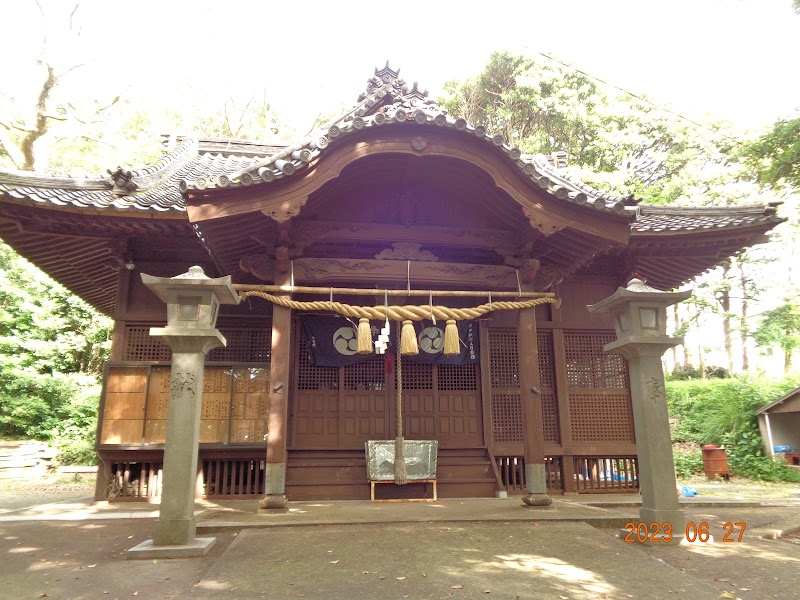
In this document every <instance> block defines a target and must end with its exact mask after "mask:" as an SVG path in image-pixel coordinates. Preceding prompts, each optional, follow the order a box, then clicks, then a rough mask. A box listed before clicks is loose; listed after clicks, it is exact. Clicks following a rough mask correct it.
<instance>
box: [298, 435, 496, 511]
mask: <svg viewBox="0 0 800 600" xmlns="http://www.w3.org/2000/svg"><path fill="white" fill-rule="evenodd" d="M490 460H491V459H490V457H489V454H488V452H487V451H486V449H485V448H455V449H453V448H446V449H441V450H439V454H438V457H437V469H436V477H437V481H438V488H439V496H440V497H443V498H459V497H461V498H471V497H492V496H494V495H495V492H496V489H497V482H496V479H495V476H494V470H493V467H492V464H491V462H490ZM422 485H423V484H414V483H410V484H408V485H407V486H396V487H392V488H390V486H384V487H385V488H389V489H386V490H381V493H382V494H386V493H391V497H397V498H412V497H414V498H419V497H422V496H423V495H425V494H424V492H427V495H428V496H429V497H430V490H421V489H420V486H422ZM286 494H287V496H288V497H289V499H290V500H365V499H369V480H368V479H367V469H366V458H365V456H364V452H363V451H361V450H290V451H289V459H288V463H287V471H286Z"/></svg>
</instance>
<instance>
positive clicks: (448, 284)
mask: <svg viewBox="0 0 800 600" xmlns="http://www.w3.org/2000/svg"><path fill="white" fill-rule="evenodd" d="M170 142H171V149H170V150H169V151H168V153H167V154H166V155H165V156H164V157H163V158H162V159H161V160H160V161H159V162H158V164H156V165H153V166H149V167H146V168H143V169H139V170H136V171H132V172H128V171H125V170H122V169H117V170H116V171H115V172H113V173H111V172H110V176H99V177H96V178H91V177H90V178H77V179H76V178H70V177H51V176H45V175H41V174H37V173H28V172H2V173H0V237H2V239H3V240H5V241H6V242H7V243H8V244H10V245H11V246H12V247H13V248H14V249H15V250H16V251H17V252H19V253H20V254H21V255H23V256H24V257H26V258H27V259H29V260H30V261H31V262H33V263H34V264H35V265H37V266H38V267H40V268H41V269H43V270H44V271H45V272H47V273H48V274H49V275H51V276H52V277H54V278H55V279H56V280H58V281H59V282H61V283H62V284H64V285H65V286H66V287H67V288H69V289H70V290H72V291H73V292H75V293H76V294H77V295H79V296H80V297H82V298H83V299H85V300H86V301H87V302H89V303H90V304H92V305H93V306H94V307H96V308H97V309H98V310H100V311H102V312H103V313H106V314H108V315H111V316H112V317H113V318H114V320H115V326H114V334H113V345H112V350H111V359H110V361H109V362H108V365H107V367H106V371H105V376H104V386H103V394H102V400H101V408H100V419H99V421H100V422H99V428H98V439H97V444H98V445H97V451H98V455H99V457H100V464H101V466H102V474H103V477H100V478H98V479H99V481H100V483H99V484H98V491H97V498H98V499H102V498H106V497H109V495H110V496H111V497H112V499H145V498H148V497H153V496H155V495H157V494H158V493H159V472H160V467H161V461H162V456H163V444H164V435H165V433H164V432H165V422H166V414H167V413H166V405H167V400H168V399H169V369H170V351H169V349H168V348H167V347H166V346H165V345H163V344H161V343H160V342H159V341H158V340H156V339H155V338H152V337H151V336H150V335H149V330H150V327H153V326H156V327H158V326H162V325H163V324H164V323H165V319H166V310H165V306H164V304H163V302H162V301H160V300H159V299H158V298H157V297H156V296H155V295H154V294H152V293H151V292H150V291H149V290H148V289H147V288H146V287H145V286H144V285H143V283H142V279H141V276H140V275H141V274H142V273H146V274H149V275H156V276H160V277H172V276H175V275H178V274H181V273H184V272H186V271H187V269H188V268H189V267H190V266H192V265H200V266H202V268H203V269H204V270H205V273H206V274H208V275H209V276H211V277H219V276H223V275H231V276H232V278H233V281H234V283H235V284H250V285H258V284H276V285H280V286H285V287H284V290H285V292H284V293H283V294H282V295H283V296H284V297H290V298H292V299H295V300H320V299H321V300H330V299H331V298H330V297H329V296H335V297H334V298H333V299H334V300H335V301H339V302H349V303H351V304H366V303H369V304H373V305H381V304H383V303H384V300H388V301H389V303H390V304H398V305H402V304H420V305H424V304H429V303H430V300H433V304H449V305H451V306H455V307H458V306H461V307H471V306H476V305H480V304H484V303H487V302H493V301H495V300H497V299H498V298H496V299H495V300H493V299H492V298H491V297H490V296H488V294H487V292H489V291H491V292H494V293H498V292H503V291H505V292H519V291H536V292H550V293H553V294H554V296H555V298H557V299H558V300H560V305H555V304H543V305H541V306H538V307H536V308H535V309H528V310H530V311H531V312H532V313H533V314H534V315H535V319H533V318H531V319H527V320H525V322H526V323H527V324H526V325H525V327H524V328H523V327H522V323H523V319H521V318H520V311H515V310H497V311H492V312H490V313H488V314H486V315H485V316H483V317H481V318H479V319H477V320H476V321H475V322H474V323H473V324H474V330H471V331H473V332H474V333H471V334H470V336H471V337H470V339H469V340H466V339H464V338H463V336H462V339H461V343H462V344H465V345H466V344H469V345H470V348H471V356H470V358H469V359H468V360H463V361H461V362H454V361H447V360H443V361H442V360H436V357H434V359H432V360H429V361H425V360H411V359H409V360H404V361H403V375H402V388H403V406H404V413H403V420H402V422H403V425H404V427H403V429H404V432H405V436H406V439H425V440H436V441H438V447H439V453H438V470H437V477H438V482H439V493H440V495H441V496H444V497H448V496H449V497H469V496H494V495H495V494H496V493H497V492H498V491H503V490H505V491H508V492H509V493H515V492H516V493H521V492H522V491H523V490H524V485H523V481H522V479H523V474H524V472H525V471H524V469H523V465H522V456H523V437H524V436H526V435H527V436H531V440H530V443H532V444H534V445H536V447H537V448H539V451H540V452H541V453H543V456H544V462H545V465H546V474H547V477H546V481H547V486H548V489H549V492H550V493H555V494H558V493H562V492H563V493H573V492H579V493H580V492H598V491H601V492H608V491H614V490H622V491H630V490H631V489H635V488H636V486H637V476H636V473H637V446H636V439H635V437H634V428H633V417H632V411H631V400H630V385H629V380H628V372H627V365H626V362H625V360H624V359H623V358H622V357H621V356H619V355H614V354H605V353H604V352H603V346H604V345H605V344H607V343H609V342H611V341H613V340H614V331H613V326H612V323H611V321H610V319H609V317H608V315H600V314H590V313H589V312H588V311H587V309H586V306H587V305H589V304H593V303H596V302H598V301H600V300H602V299H604V298H606V297H608V296H610V295H611V294H612V293H613V292H614V291H615V290H616V289H617V287H618V286H620V285H625V283H626V282H627V281H628V280H629V279H630V278H631V277H632V276H634V274H636V275H637V276H638V277H640V278H643V279H645V280H646V281H647V283H648V284H649V285H651V286H653V287H656V288H659V289H663V290H668V289H672V288H675V287H677V286H679V285H680V284H682V283H683V282H686V281H688V280H690V279H691V278H692V277H694V276H696V275H698V274H700V273H702V272H704V271H706V270H707V269H710V268H712V267H714V266H715V265H717V264H719V263H720V262H721V261H722V260H724V259H725V258H726V257H729V256H730V255H732V254H733V253H735V252H737V251H739V250H740V249H742V248H745V247H747V246H749V245H752V244H754V243H758V242H762V241H764V239H765V238H764V236H765V234H766V233H767V232H768V231H769V230H770V229H771V228H773V227H774V226H775V225H776V224H777V223H779V222H780V221H781V219H780V218H778V217H777V215H776V207H775V206H774V205H767V206H745V207H741V206H740V207H723V208H719V207H707V208H705V207H704V208H685V207H673V206H648V205H645V204H642V203H636V202H634V201H631V200H629V199H621V198H617V197H613V196H610V195H607V194H604V193H600V192H598V191H597V190H595V189H592V188H590V187H588V186H586V185H585V184H583V183H581V182H580V181H576V180H575V179H572V178H571V177H569V176H567V175H566V174H565V173H564V170H563V165H559V164H558V158H557V157H547V156H541V155H537V156H528V155H523V154H521V153H520V151H519V150H518V149H516V148H510V147H509V146H508V145H506V142H505V140H504V139H503V138H502V137H501V136H499V135H495V136H491V135H488V134H487V132H486V129H485V128H484V127H483V126H481V125H479V124H478V125H475V124H470V123H467V122H466V121H465V120H464V119H460V118H459V119H454V118H452V117H450V116H448V115H447V114H446V113H445V111H443V110H442V109H441V108H440V107H439V106H438V105H437V103H436V102H435V101H433V100H431V99H429V98H427V96H426V94H425V93H422V92H421V91H420V90H419V89H418V88H417V86H416V84H415V85H414V86H407V85H406V84H405V82H404V81H403V80H402V79H400V77H399V73H398V72H396V71H393V70H391V69H390V68H388V66H387V67H386V68H383V69H379V70H376V71H375V75H374V76H373V77H371V78H370V79H369V81H368V84H367V88H366V90H365V92H364V93H363V94H361V96H360V97H359V99H358V102H357V103H356V105H355V106H354V107H353V108H352V109H351V110H349V111H347V112H346V113H344V114H343V115H341V116H340V117H339V118H338V119H335V120H333V121H332V122H331V123H329V124H328V125H326V127H325V128H324V129H321V130H319V131H317V132H315V133H313V134H312V135H310V136H308V137H306V138H304V139H302V140H299V141H298V142H297V143H296V144H293V145H290V146H286V147H283V146H270V145H264V144H260V143H256V142H249V141H243V140H227V139H226V140H219V139H192V138H189V137H181V138H172V139H171V140H170ZM293 286H294V288H300V287H301V286H303V287H314V288H325V289H331V293H330V294H327V293H325V294H321V295H320V294H319V293H316V294H312V293H305V292H299V291H297V290H296V289H293ZM340 288H359V289H373V290H385V292H384V294H383V295H378V296H374V297H373V296H355V295H348V294H346V293H339V292H336V291H335V290H338V289H340ZM409 290H416V291H420V290H422V291H429V294H430V297H429V296H428V295H424V296H422V297H419V296H411V295H410V294H409ZM443 290H462V291H470V290H473V291H474V292H475V296H474V297H471V296H469V295H467V296H458V297H448V298H442V297H439V296H437V294H436V293H437V291H443ZM322 313H323V314H316V315H310V316H313V317H317V318H323V317H327V318H330V319H332V318H334V317H331V316H330V315H325V314H324V311H322ZM306 316H309V315H306V314H304V313H302V312H301V311H295V310H291V309H288V308H284V307H279V306H275V305H273V304H272V303H270V302H267V301H264V300H261V299H258V298H247V299H245V300H244V301H242V302H241V303H240V304H239V305H238V306H224V307H222V308H221V309H220V317H219V321H218V328H219V329H220V331H221V332H222V333H223V334H224V336H225V337H226V338H227V341H228V344H227V347H226V348H220V349H216V350H213V351H211V352H210V353H209V355H208V357H207V359H206V367H205V379H204V393H203V405H202V417H201V419H202V421H201V444H200V463H199V464H200V466H199V469H198V471H199V473H198V480H197V481H198V494H199V495H204V496H206V497H226V496H228V497H256V496H262V495H263V494H264V493H265V492H264V486H265V483H264V480H265V473H267V471H268V470H269V468H270V467H269V465H273V466H274V465H281V464H282V465H283V466H282V467H281V469H280V471H279V473H280V476H281V477H285V493H286V495H287V496H288V498H289V500H308V499H355V498H368V497H369V485H368V482H367V475H366V470H365V457H364V444H365V442H366V441H368V440H381V439H393V438H394V437H395V425H394V423H395V417H396V403H395V400H394V397H393V393H394V390H395V388H396V385H397V384H396V382H395V381H394V378H395V375H394V372H393V371H392V370H391V369H387V361H386V356H385V355H378V354H372V355H365V356H359V357H357V358H358V360H353V361H352V362H349V363H347V364H340V365H332V366H331V365H324V364H321V363H320V362H319V361H317V360H315V359H314V358H313V356H312V354H311V353H310V352H309V339H308V337H309V335H310V334H309V333H308V332H309V329H308V324H307V323H306V322H305V321H304V319H305V318H306ZM339 319H340V320H339V323H338V326H337V327H336V329H335V331H337V332H339V333H338V336H339V337H338V338H336V339H335V340H334V342H333V344H334V346H335V347H339V348H340V350H339V352H340V353H341V354H343V355H348V356H350V355H352V354H353V350H352V347H351V346H350V345H348V344H349V341H350V338H352V337H353V335H354V332H355V329H354V324H352V323H351V322H350V321H347V320H345V319H342V318H341V317H339ZM438 326H439V327H441V328H443V327H444V324H443V323H439V325H438ZM422 327H424V328H426V331H428V332H429V333H431V332H430V331H429V328H435V326H434V324H433V323H432V321H430V322H423V324H422ZM342 329H344V331H341V330H342ZM523 329H524V335H525V336H526V337H525V339H526V340H529V341H530V343H527V342H526V344H522V345H520V344H518V338H519V336H520V335H522V331H523ZM348 332H349V333H348ZM423 333H424V332H422V333H420V336H421V337H422V335H423ZM433 333H434V334H435V333H436V332H433ZM531 336H533V337H531ZM421 343H422V340H421ZM427 343H428V346H427V347H428V348H429V349H430V348H431V347H434V349H435V343H436V342H435V340H434V341H431V340H428V342H427ZM336 344H340V346H336ZM431 344H433V346H431ZM423 345H424V343H423ZM392 351H393V350H392V347H391V346H390V349H389V353H390V354H391V352H392ZM434 354H435V352H434ZM525 365H528V366H530V365H533V367H532V368H530V369H528V368H527V367H526V366H525ZM528 402H530V403H531V404H530V406H533V407H535V413H534V414H533V421H532V422H533V423H534V425H533V427H532V429H531V428H529V427H528V426H526V425H525V423H523V419H522V413H523V408H524V406H523V404H524V403H528ZM407 487H408V486H407ZM408 493H411V492H408Z"/></svg>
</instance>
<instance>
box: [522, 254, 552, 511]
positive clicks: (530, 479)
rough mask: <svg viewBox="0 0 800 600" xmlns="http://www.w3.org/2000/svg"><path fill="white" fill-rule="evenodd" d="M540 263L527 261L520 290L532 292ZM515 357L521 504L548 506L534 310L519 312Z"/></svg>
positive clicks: (549, 502)
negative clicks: (521, 460) (519, 411)
mask: <svg viewBox="0 0 800 600" xmlns="http://www.w3.org/2000/svg"><path fill="white" fill-rule="evenodd" d="M538 270H539V262H538V261H536V260H529V261H526V263H525V264H524V265H523V267H522V268H520V271H519V275H520V289H521V290H522V291H525V292H532V291H534V290H533V279H534V277H535V276H536V273H537V272H538ZM518 319H519V320H518V323H517V354H518V356H519V396H520V405H521V409H522V447H523V453H524V456H525V490H526V491H527V495H526V496H523V498H522V501H523V502H524V503H525V504H527V505H528V506H550V505H551V504H552V503H553V499H552V498H551V497H550V496H548V495H547V471H546V469H545V464H544V427H543V424H542V396H541V393H540V391H539V390H540V386H541V383H540V380H539V342H538V339H537V334H536V309H535V308H524V309H522V310H520V311H519V316H518Z"/></svg>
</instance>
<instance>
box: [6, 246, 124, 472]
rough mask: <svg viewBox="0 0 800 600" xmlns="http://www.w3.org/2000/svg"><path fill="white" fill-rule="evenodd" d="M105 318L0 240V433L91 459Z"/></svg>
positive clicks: (67, 455) (106, 331) (65, 459)
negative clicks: (49, 445)
mask: <svg viewBox="0 0 800 600" xmlns="http://www.w3.org/2000/svg"><path fill="white" fill-rule="evenodd" d="M110 326H111V321H110V319H108V318H107V317H105V316H103V315H100V314H98V313H97V312H96V311H94V310H93V309H92V308H91V307H90V306H88V305H87V304H86V303H84V302H83V301H81V300H79V299H78V298H76V297H75V296H73V295H72V294H70V293H69V292H68V291H67V290H66V289H64V288H63V287H62V286H60V285H58V284H57V283H55V282H54V281H52V280H51V279H50V278H49V277H47V276H46V275H45V274H44V273H42V272H41V271H39V270H38V269H36V268H35V267H33V266H32V265H31V264H30V263H28V262H27V261H25V260H24V259H22V258H20V257H19V256H17V255H16V254H15V253H14V252H13V251H12V250H11V249H10V248H9V247H8V246H6V245H5V244H3V243H1V242H0V435H3V436H8V437H19V438H32V439H37V440H44V441H55V442H56V445H57V447H58V448H59V449H60V450H61V452H62V453H63V455H62V456H61V460H62V461H63V462H75V461H77V462H81V463H85V462H87V461H89V462H91V460H93V455H94V448H93V447H94V432H95V428H96V426H97V395H96V388H97V384H98V378H99V375H100V373H101V371H102V367H103V363H104V362H105V360H106V359H107V356H108V349H109V345H110V342H109V333H110Z"/></svg>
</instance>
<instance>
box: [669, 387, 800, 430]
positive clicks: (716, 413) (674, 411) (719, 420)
mask: <svg viewBox="0 0 800 600" xmlns="http://www.w3.org/2000/svg"><path fill="white" fill-rule="evenodd" d="M798 385H800V379H798V378H787V379H784V380H782V381H778V382H773V381H768V380H763V379H757V378H750V377H737V378H731V379H694V380H686V381H680V380H671V381H667V383H666V391H667V401H668V406H669V413H670V416H672V417H675V418H677V419H678V424H677V427H676V429H675V431H674V433H673V438H674V440H675V441H679V442H694V443H697V444H722V443H724V441H725V440H726V439H727V438H726V436H728V435H733V436H734V437H736V438H737V439H738V437H737V436H738V435H739V434H740V433H742V432H745V431H749V430H750V429H752V428H753V427H756V416H755V411H756V410H758V409H759V408H761V407H762V406H764V405H766V404H769V403H770V402H772V401H773V400H775V399H776V398H779V397H780V396H782V395H783V394H785V393H786V392H788V391H789V390H791V389H793V388H795V387H797V386H798Z"/></svg>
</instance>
